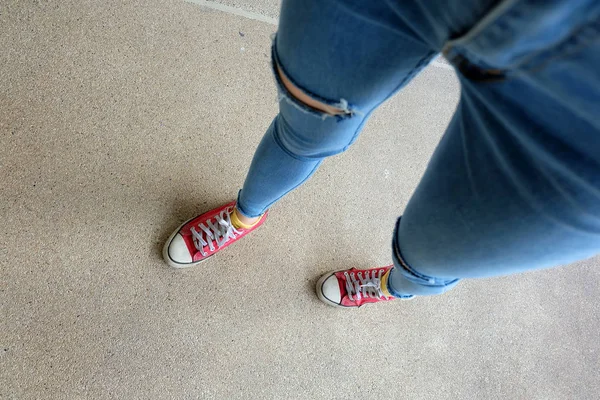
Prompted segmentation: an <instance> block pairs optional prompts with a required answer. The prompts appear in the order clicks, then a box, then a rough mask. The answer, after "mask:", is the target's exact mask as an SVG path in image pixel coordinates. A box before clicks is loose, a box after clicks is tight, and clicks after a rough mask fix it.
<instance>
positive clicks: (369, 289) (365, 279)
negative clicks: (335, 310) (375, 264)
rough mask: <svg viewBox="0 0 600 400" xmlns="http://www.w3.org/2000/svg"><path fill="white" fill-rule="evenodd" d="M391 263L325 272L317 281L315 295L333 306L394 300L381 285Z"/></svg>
mask: <svg viewBox="0 0 600 400" xmlns="http://www.w3.org/2000/svg"><path fill="white" fill-rule="evenodd" d="M392 267H393V265H388V266H387V267H380V268H371V269H356V268H352V269H342V270H339V271H334V272H330V273H328V274H325V275H323V276H322V277H321V279H319V281H318V282H317V296H319V299H321V301H323V302H324V303H326V304H329V305H331V306H334V307H343V308H347V307H360V306H362V305H364V304H368V303H379V302H381V301H390V300H394V299H395V297H393V296H392V295H390V294H389V293H387V289H385V288H384V287H382V282H381V280H382V278H383V277H384V275H385V274H386V273H387V272H388V271H389V270H390V269H392Z"/></svg>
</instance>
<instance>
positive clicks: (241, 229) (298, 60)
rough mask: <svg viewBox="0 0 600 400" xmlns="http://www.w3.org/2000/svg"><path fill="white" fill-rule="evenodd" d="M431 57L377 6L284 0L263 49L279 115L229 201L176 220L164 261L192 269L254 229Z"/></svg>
mask: <svg viewBox="0 0 600 400" xmlns="http://www.w3.org/2000/svg"><path fill="white" fill-rule="evenodd" d="M435 54H436V50H435V49H434V48H432V47H431V46H430V44H429V43H427V42H425V41H423V40H421V39H419V38H418V37H417V36H416V35H415V34H413V33H412V31H411V30H410V29H409V27H408V25H407V22H406V21H403V20H402V19H400V18H399V17H398V16H397V15H396V14H394V12H393V9H392V8H390V6H388V5H387V4H385V3H381V2H373V3H368V4H367V3H365V2H363V1H358V0H356V1H347V0H346V1H339V2H338V1H326V2H321V1H317V0H285V1H284V2H283V5H282V10H281V18H280V25H279V31H278V33H277V37H276V39H275V40H274V43H273V47H272V62H273V71H274V76H275V79H276V82H277V86H278V89H279V94H280V96H279V97H280V102H279V106H280V113H279V115H278V116H277V117H275V119H274V120H273V122H272V124H271V126H270V127H269V129H268V130H267V133H266V134H265V136H264V138H263V139H262V141H261V143H260V145H259V146H258V149H257V150H256V153H255V156H254V159H253V161H252V165H251V166H250V169H249V172H248V176H247V178H246V181H245V184H244V186H243V188H242V190H241V191H240V193H239V196H238V199H239V200H238V202H237V204H228V205H225V206H223V207H219V208H217V209H215V210H212V211H209V212H208V213H205V214H202V215H200V216H198V217H196V218H194V219H193V220H190V221H188V222H187V223H185V224H184V225H182V226H181V227H180V228H179V229H178V230H177V231H175V232H174V233H173V234H172V235H171V237H170V238H169V239H168V240H167V243H166V244H165V246H164V249H163V256H164V258H165V260H166V261H167V263H168V264H169V265H171V266H173V267H177V268H183V267H191V266H194V265H197V264H198V263H199V262H201V261H203V260H205V259H206V258H208V257H210V256H212V255H213V254H215V253H216V252H217V251H219V250H220V249H222V248H224V247H226V246H227V245H229V244H231V243H232V242H234V241H236V240H238V239H240V238H241V237H243V236H244V235H246V234H248V233H249V232H251V231H252V230H253V229H256V228H257V227H258V226H259V225H260V224H261V223H262V222H263V221H264V220H265V217H266V213H265V212H266V210H267V208H269V207H270V206H271V205H272V204H273V203H274V202H275V201H277V200H278V199H279V198H281V197H282V196H283V195H285V194H286V193H287V192H289V191H290V190H292V189H294V188H295V187H297V186H298V185H300V184H301V183H302V182H304V181H305V180H306V179H307V178H308V177H309V176H310V175H311V174H312V173H313V172H314V171H315V170H316V168H317V167H318V166H319V165H320V164H321V162H322V161H323V159H324V158H326V157H328V156H331V155H334V154H338V153H341V152H342V151H344V150H345V149H346V148H348V146H350V144H351V143H352V142H353V141H354V140H355V139H356V137H357V135H358V134H359V132H360V130H361V129H362V127H363V125H364V124H365V122H366V121H367V119H368V116H369V115H370V113H371V112H372V111H373V110H374V109H375V108H376V107H377V106H378V105H379V104H380V103H381V102H383V101H384V100H385V99H386V98H388V97H389V96H391V95H392V94H393V93H394V92H395V91H396V90H398V89H399V88H401V87H402V86H403V85H405V84H406V83H407V82H408V81H409V80H410V78H411V77H413V76H414V75H415V74H416V73H417V72H418V71H419V70H420V69H421V68H423V67H424V66H425V65H426V64H427V62H428V61H429V60H431V59H432V57H434V55H435ZM234 207H237V209H238V210H239V211H240V212H237V211H236V210H235V209H234ZM259 216H260V218H258V219H257V218H256V217H259Z"/></svg>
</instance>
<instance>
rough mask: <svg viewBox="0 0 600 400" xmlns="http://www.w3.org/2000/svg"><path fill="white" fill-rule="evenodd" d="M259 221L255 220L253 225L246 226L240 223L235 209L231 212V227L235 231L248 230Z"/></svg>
mask: <svg viewBox="0 0 600 400" xmlns="http://www.w3.org/2000/svg"><path fill="white" fill-rule="evenodd" d="M259 221H260V218H259V219H257V220H256V222H255V223H253V224H251V225H247V224H245V223H243V222H242V221H240V217H239V216H238V210H237V208H234V209H233V212H232V213H231V225H233V227H234V228H235V229H250V228H252V227H253V226H254V225H256V224H258V222H259Z"/></svg>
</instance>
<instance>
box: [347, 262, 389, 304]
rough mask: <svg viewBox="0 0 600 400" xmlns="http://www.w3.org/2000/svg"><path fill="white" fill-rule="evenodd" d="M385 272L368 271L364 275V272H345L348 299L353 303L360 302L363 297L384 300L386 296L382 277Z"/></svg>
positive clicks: (381, 270)
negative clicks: (382, 287) (383, 290)
mask: <svg viewBox="0 0 600 400" xmlns="http://www.w3.org/2000/svg"><path fill="white" fill-rule="evenodd" d="M384 272H385V271H384V270H383V269H380V270H372V271H366V273H365V274H364V275H363V274H362V272H357V273H356V274H355V273H354V272H350V273H348V272H344V276H345V277H346V292H347V293H348V298H349V299H350V300H352V301H355V300H360V299H362V298H363V297H371V298H374V299H384V298H385V296H384V294H383V292H382V291H381V276H382V275H383V274H384Z"/></svg>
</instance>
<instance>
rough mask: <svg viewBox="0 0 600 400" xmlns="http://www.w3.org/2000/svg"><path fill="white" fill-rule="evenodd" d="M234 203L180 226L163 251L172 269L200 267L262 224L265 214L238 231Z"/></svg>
mask: <svg viewBox="0 0 600 400" xmlns="http://www.w3.org/2000/svg"><path fill="white" fill-rule="evenodd" d="M234 208H235V201H233V202H231V203H229V204H225V205H224V206H221V207H219V208H215V209H214V210H212V211H209V212H207V213H204V214H202V215H200V216H198V217H195V218H193V219H191V220H189V221H187V222H185V223H184V224H183V225H181V226H180V227H179V228H177V230H176V231H175V232H173V234H171V236H170V237H169V240H167V243H165V247H164V248H163V257H164V259H165V261H166V262H167V264H169V265H170V266H171V267H173V268H187V267H193V266H195V265H198V264H199V263H201V262H202V261H204V260H206V259H207V258H208V257H210V256H212V255H213V254H215V253H216V252H218V251H219V250H222V249H224V248H225V247H227V246H229V245H230V244H232V243H233V242H235V241H238V240H239V239H241V238H242V237H244V236H246V235H247V234H249V233H250V232H252V231H253V230H255V229H256V228H258V227H259V226H261V225H262V224H263V222H264V221H265V219H266V218H267V213H265V214H264V215H263V216H262V217H261V218H260V220H258V222H257V223H256V224H254V225H253V226H252V227H251V228H249V229H236V228H235V227H234V226H233V225H232V224H231V213H232V212H233V210H234Z"/></svg>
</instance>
